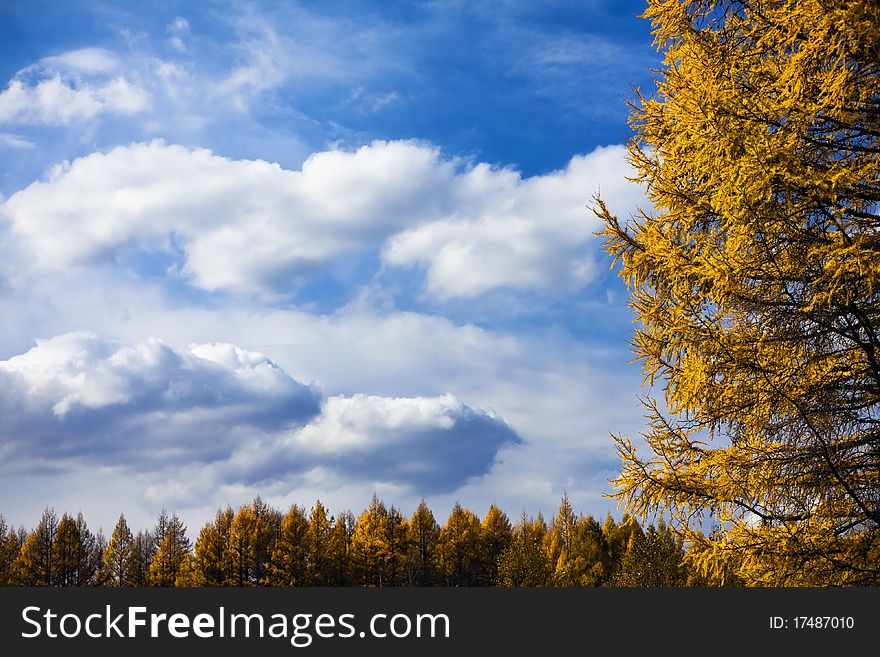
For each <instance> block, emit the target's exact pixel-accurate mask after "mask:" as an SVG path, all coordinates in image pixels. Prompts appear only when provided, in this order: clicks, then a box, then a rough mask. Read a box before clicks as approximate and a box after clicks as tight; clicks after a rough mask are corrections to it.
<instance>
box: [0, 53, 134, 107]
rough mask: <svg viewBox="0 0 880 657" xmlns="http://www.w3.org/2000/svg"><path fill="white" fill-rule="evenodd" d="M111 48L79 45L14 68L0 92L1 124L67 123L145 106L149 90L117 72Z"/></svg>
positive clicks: (117, 68) (118, 65) (116, 63)
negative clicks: (23, 66) (10, 78)
mask: <svg viewBox="0 0 880 657" xmlns="http://www.w3.org/2000/svg"><path fill="white" fill-rule="evenodd" d="M119 69H120V62H119V59H118V58H117V57H116V55H114V54H113V53H111V52H110V51H107V50H103V49H100V48H84V49H82V50H74V51H70V52H67V53H64V54H62V55H56V56H52V57H46V58H44V59H41V60H40V61H39V62H37V63H36V64H34V65H33V66H29V67H28V68H26V69H23V70H21V71H19V72H18V73H17V74H16V76H15V77H14V78H13V79H12V80H10V81H9V84H8V85H7V87H6V89H4V90H3V91H2V92H0V124H3V123H7V124H20V125H34V124H47V125H69V124H71V123H75V122H81V121H87V120H89V119H92V118H94V117H96V116H97V115H99V114H103V113H107V114H116V115H131V114H137V113H140V112H143V111H145V110H146V109H148V108H149V107H150V103H151V96H150V94H149V92H148V91H146V90H145V89H143V88H142V87H140V86H138V85H137V84H134V83H132V82H131V81H130V80H129V79H128V78H126V77H125V75H123V74H120V73H119Z"/></svg>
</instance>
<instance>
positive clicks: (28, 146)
mask: <svg viewBox="0 0 880 657" xmlns="http://www.w3.org/2000/svg"><path fill="white" fill-rule="evenodd" d="M641 9H642V3H641V2H616V1H615V2H612V1H611V0H608V1H602V0H582V1H581V2H566V1H562V0H560V1H559V2H542V3H529V2H518V1H516V0H511V1H509V2H503V1H502V2H479V1H476V2H457V1H448V2H396V3H386V2H353V1H351V2H322V3H295V2H284V3H269V2H266V3H247V2H220V1H217V2H201V3H190V2H159V3H150V4H149V5H146V4H142V3H127V2H91V1H82V2H73V3H57V2H49V1H46V2H37V1H31V2H18V3H4V4H3V5H2V7H0V77H2V78H3V79H2V80H0V89H2V90H0V164H2V165H0V175H2V178H0V194H2V197H0V314H2V316H3V317H4V321H3V322H2V323H0V411H2V415H0V418H2V419H0V456H2V458H0V502H2V503H0V506H2V508H0V511H2V512H3V513H4V515H5V516H6V517H7V519H8V520H9V521H10V522H12V523H13V524H18V523H25V524H28V525H30V524H32V523H33V522H34V521H35V519H36V518H37V517H38V516H39V512H40V510H41V509H42V508H43V507H44V506H46V505H52V506H54V507H55V509H56V511H58V512H61V511H64V510H67V511H71V512H75V511H77V510H82V511H83V512H84V513H85V514H86V517H87V519H89V520H90V522H91V523H92V524H94V525H103V526H104V527H105V528H107V527H108V526H110V525H112V523H113V521H114V519H115V517H116V516H117V515H118V513H119V512H121V511H124V512H125V513H126V515H127V517H128V518H129V520H130V523H131V524H134V525H135V526H145V527H146V526H149V524H151V522H152V519H153V518H154V517H155V515H156V514H157V513H158V511H159V510H160V509H161V508H162V507H167V508H168V509H169V510H172V511H176V512H177V513H179V514H180V515H181V516H182V517H183V518H184V519H185V520H187V521H188V522H189V524H190V525H191V526H193V527H198V526H200V525H201V524H202V523H203V522H204V521H205V520H206V519H207V518H208V517H209V516H210V515H211V514H213V512H214V510H215V509H216V508H217V507H218V506H220V505H226V504H230V505H232V506H233V507H237V506H238V505H239V504H241V503H244V502H246V501H248V500H249V499H251V498H252V497H254V496H255V495H257V494H260V495H262V496H263V497H264V498H265V499H267V500H269V501H270V502H272V503H275V504H277V505H279V506H286V505H288V504H290V503H292V502H297V503H300V504H305V505H311V504H312V503H313V502H314V500H315V499H317V498H320V499H321V500H322V501H323V502H325V504H328V505H329V506H331V508H333V509H336V510H338V509H345V508H347V509H351V510H353V511H355V512H357V511H359V510H360V509H361V508H362V507H363V506H364V505H365V504H366V502H367V501H368V500H369V497H370V495H371V494H372V493H373V492H376V493H378V494H379V495H380V496H381V497H383V498H384V499H385V501H386V502H387V503H389V504H396V505H398V506H399V507H401V508H402V510H403V511H404V512H405V513H409V512H411V511H412V510H413V509H414V508H415V506H416V505H417V504H418V501H419V499H420V498H423V497H424V498H425V499H426V500H427V501H428V502H429V504H430V505H431V506H432V508H434V509H435V512H437V513H438V515H440V516H443V515H444V514H445V513H446V512H448V510H449V508H450V507H451V505H452V503H453V502H454V501H455V500H460V501H461V502H462V504H464V505H466V506H468V507H470V508H472V509H473V510H474V511H476V512H477V513H479V514H482V513H484V512H485V509H486V508H487V507H488V505H489V504H490V503H497V504H500V505H501V506H502V507H503V508H504V509H506V510H507V511H508V512H509V513H511V514H513V515H518V513H519V511H521V510H525V511H526V512H528V513H537V512H538V511H542V512H544V513H545V514H552V512H553V511H554V510H555V508H556V506H557V505H558V501H559V498H560V497H561V495H562V494H563V492H564V491H567V492H568V494H569V496H570V497H571V499H572V501H573V503H574V505H575V506H576V507H577V508H578V509H580V510H582V511H584V512H592V513H594V514H604V512H605V511H607V510H609V509H613V508H614V503H613V502H610V501H609V500H607V499H605V498H604V497H603V494H604V493H606V492H607V491H608V488H609V487H608V481H607V480H608V479H609V478H610V477H612V476H614V474H615V473H616V468H617V460H616V456H615V453H614V449H613V445H612V442H611V440H610V438H609V434H610V433H611V432H615V433H616V432H626V433H631V434H632V433H636V432H638V431H639V429H640V427H641V425H642V418H641V414H640V409H639V406H638V403H637V399H636V395H637V394H638V392H639V384H640V375H639V372H638V367H637V366H636V365H633V364H631V363H630V362H629V360H630V358H631V355H630V353H629V351H628V348H627V344H626V340H627V338H628V337H629V333H630V330H631V325H632V324H631V315H630V313H629V311H628V309H627V307H626V290H625V289H624V288H623V286H622V285H621V284H620V282H619V281H618V280H617V279H616V276H615V275H614V273H613V272H611V271H609V264H610V263H609V260H608V258H607V257H606V256H605V255H604V254H603V253H602V252H601V249H600V244H599V241H598V240H597V239H596V238H595V237H594V235H593V232H594V231H595V230H596V229H597V228H598V224H597V223H596V219H595V217H593V216H592V214H591V213H590V212H589V210H588V209H587V204H588V203H589V202H590V200H591V198H592V196H593V195H594V194H595V193H597V192H601V193H602V195H603V196H604V197H605V198H606V199H607V200H608V202H609V203H610V205H611V206H612V207H613V208H615V209H616V210H617V211H618V212H619V213H620V214H621V215H623V216H626V214H627V213H630V212H634V211H635V209H636V208H637V207H640V206H641V207H644V206H645V204H646V202H645V200H644V198H643V196H642V193H641V190H640V189H639V188H638V187H637V186H636V185H634V184H632V183H630V182H628V181H627V180H626V176H627V175H629V173H630V172H629V169H628V165H627V163H626V159H625V151H624V148H623V144H624V143H625V142H626V140H627V139H628V137H629V134H630V133H629V127H628V126H627V122H626V116H627V108H626V105H625V99H626V98H629V97H631V91H630V87H631V86H633V85H634V86H641V87H643V88H650V85H651V84H652V83H651V72H650V69H651V67H652V66H656V65H657V55H656V53H655V51H654V50H653V48H652V46H651V37H650V25H649V24H648V23H647V22H646V21H644V20H642V19H639V18H637V15H638V14H639V13H640V11H641Z"/></svg>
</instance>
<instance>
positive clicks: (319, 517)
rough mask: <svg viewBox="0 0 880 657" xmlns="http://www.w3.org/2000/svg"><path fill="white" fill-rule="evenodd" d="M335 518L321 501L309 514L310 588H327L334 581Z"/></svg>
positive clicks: (308, 569) (306, 558) (306, 549)
mask: <svg viewBox="0 0 880 657" xmlns="http://www.w3.org/2000/svg"><path fill="white" fill-rule="evenodd" d="M332 532H333V516H330V515H328V513H327V509H326V507H325V506H324V505H323V504H321V500H318V501H316V502H315V506H313V507H312V510H311V512H310V513H309V523H308V527H307V529H306V535H305V540H304V544H305V561H306V574H305V581H306V583H307V584H308V585H309V586H326V585H328V584H330V583H331V582H332V581H333V573H332V567H331V564H332V563H333V543H332V541H331V536H332Z"/></svg>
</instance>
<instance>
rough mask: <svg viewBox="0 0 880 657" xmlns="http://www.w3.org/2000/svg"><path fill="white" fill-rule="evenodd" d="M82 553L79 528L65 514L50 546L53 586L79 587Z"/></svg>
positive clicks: (74, 521)
mask: <svg viewBox="0 0 880 657" xmlns="http://www.w3.org/2000/svg"><path fill="white" fill-rule="evenodd" d="M82 552H83V548H82V538H81V537H80V533H79V527H77V524H76V520H74V519H73V518H72V517H71V516H69V515H68V514H67V513H64V514H63V515H62V516H61V520H60V521H59V522H58V528H57V529H56V530H55V540H54V541H53V544H52V560H53V561H54V564H55V576H54V580H55V581H54V585H55V586H79V581H80V574H79V566H80V555H81V553H82Z"/></svg>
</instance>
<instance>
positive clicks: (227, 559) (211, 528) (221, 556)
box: [193, 507, 236, 586]
mask: <svg viewBox="0 0 880 657" xmlns="http://www.w3.org/2000/svg"><path fill="white" fill-rule="evenodd" d="M234 519H235V512H234V511H233V510H232V509H231V508H230V507H226V508H225V509H222V510H220V509H218V511H217V514H216V516H215V517H214V519H213V520H211V521H209V522H208V523H206V524H205V526H204V527H202V529H201V530H200V531H199V536H198V538H197V539H196V543H195V547H194V552H195V555H194V559H195V563H194V568H195V571H196V575H194V576H193V579H194V580H195V581H196V582H197V585H198V586H234V585H235V583H236V570H235V568H234V566H233V557H232V523H233V521H234Z"/></svg>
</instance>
